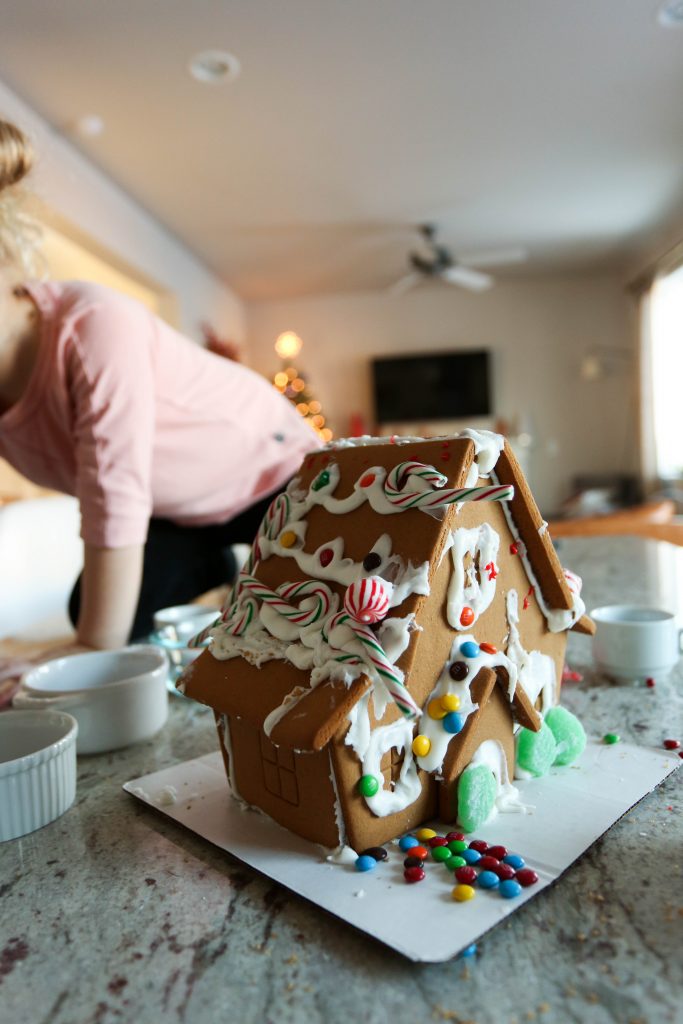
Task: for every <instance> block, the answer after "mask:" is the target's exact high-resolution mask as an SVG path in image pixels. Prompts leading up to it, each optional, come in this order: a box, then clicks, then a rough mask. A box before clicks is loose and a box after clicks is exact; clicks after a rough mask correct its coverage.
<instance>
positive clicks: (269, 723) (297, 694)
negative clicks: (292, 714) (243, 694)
mask: <svg viewBox="0 0 683 1024" xmlns="http://www.w3.org/2000/svg"><path fill="white" fill-rule="evenodd" d="M307 693H310V690H309V689H308V687H306V686H295V687H294V689H293V690H292V692H291V693H288V694H287V696H286V697H285V699H284V700H283V702H282V704H278V706H277V707H276V708H273V710H272V711H271V712H270V714H269V715H266V717H265V719H264V722H263V731H264V733H265V734H266V736H270V734H271V733H272V731H273V729H274V728H275V726H276V725H277V723H278V722H279V721H280V719H281V718H284V716H285V715H286V714H287V712H288V711H291V709H292V706H293V705H294V704H298V703H299V701H300V700H301V698H302V697H303V696H304V695H305V694H307Z"/></svg>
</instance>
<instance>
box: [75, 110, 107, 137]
mask: <svg viewBox="0 0 683 1024" xmlns="http://www.w3.org/2000/svg"><path fill="white" fill-rule="evenodd" d="M73 131H74V133H75V134H76V135H81V136H82V137H83V138H86V139H96V138H97V137H98V136H99V135H101V134H102V132H103V131H104V121H103V119H102V118H101V117H100V115H99V114H83V116H82V117H79V118H77V120H76V121H74V123H73Z"/></svg>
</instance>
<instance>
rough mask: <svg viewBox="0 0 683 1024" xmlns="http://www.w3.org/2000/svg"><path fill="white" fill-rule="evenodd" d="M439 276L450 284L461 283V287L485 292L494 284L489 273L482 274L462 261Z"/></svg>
mask: <svg viewBox="0 0 683 1024" xmlns="http://www.w3.org/2000/svg"><path fill="white" fill-rule="evenodd" d="M439 276H440V277H441V279H442V280H444V281H448V283H449V284H457V285H460V287H461V288H468V289H469V290H470V291H472V292H484V291H486V289H487V288H490V287H491V285H492V284H493V278H492V277H491V276H490V275H489V274H482V273H481V272H480V271H479V270H472V268H471V267H463V266H462V265H461V264H460V263H456V265H455V266H454V267H448V268H447V269H446V270H444V271H443V273H442V274H440V275H439Z"/></svg>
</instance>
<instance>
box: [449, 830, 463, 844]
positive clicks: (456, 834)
mask: <svg viewBox="0 0 683 1024" xmlns="http://www.w3.org/2000/svg"><path fill="white" fill-rule="evenodd" d="M464 838H465V833H464V832H447V833H446V839H447V840H448V842H449V843H450V842H452V841H453V840H454V839H458V840H462V839H464Z"/></svg>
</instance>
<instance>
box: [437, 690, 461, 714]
mask: <svg viewBox="0 0 683 1024" xmlns="http://www.w3.org/2000/svg"><path fill="white" fill-rule="evenodd" d="M441 707H442V708H443V709H444V711H457V710H458V708H459V707H460V698H459V697H458V695H457V693H444V695H443V697H442V698H441Z"/></svg>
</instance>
